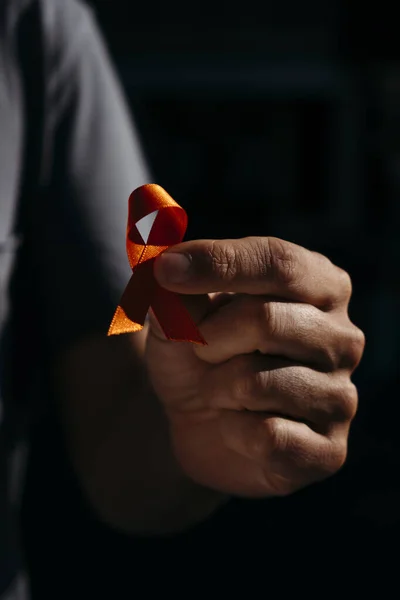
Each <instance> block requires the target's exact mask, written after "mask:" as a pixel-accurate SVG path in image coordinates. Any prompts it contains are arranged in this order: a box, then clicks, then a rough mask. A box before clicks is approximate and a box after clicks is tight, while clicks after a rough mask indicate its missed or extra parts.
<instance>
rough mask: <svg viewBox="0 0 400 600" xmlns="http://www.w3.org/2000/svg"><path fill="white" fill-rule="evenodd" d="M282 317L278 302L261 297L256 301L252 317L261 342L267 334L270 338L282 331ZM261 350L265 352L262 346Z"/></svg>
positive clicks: (253, 325)
mask: <svg viewBox="0 0 400 600" xmlns="http://www.w3.org/2000/svg"><path fill="white" fill-rule="evenodd" d="M280 317H281V315H280V312H279V310H278V307H277V303H275V302H265V300H263V299H261V298H257V299H256V300H255V301H254V303H253V310H252V313H251V317H250V318H251V321H252V327H253V329H255V334H256V336H257V338H258V339H259V340H260V341H261V342H262V340H263V339H264V338H265V337H266V336H267V337H268V338H269V337H271V336H276V335H278V334H279V333H280V332H281V330H282V319H281V318H280ZM259 350H260V351H261V352H263V348H262V347H261V348H259Z"/></svg>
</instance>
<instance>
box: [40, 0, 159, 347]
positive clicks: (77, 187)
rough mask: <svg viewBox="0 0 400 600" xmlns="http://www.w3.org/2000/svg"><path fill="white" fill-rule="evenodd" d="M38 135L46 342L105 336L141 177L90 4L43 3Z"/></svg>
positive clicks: (134, 140)
mask: <svg viewBox="0 0 400 600" xmlns="http://www.w3.org/2000/svg"><path fill="white" fill-rule="evenodd" d="M42 16H43V28H44V40H45V41H44V44H45V65H46V77H45V79H46V84H45V89H46V94H45V95H46V107H45V131H44V151H43V161H42V169H41V173H40V189H41V190H42V193H41V194H40V197H39V198H38V199H34V202H35V203H36V202H37V203H38V204H37V205H35V207H34V211H33V215H34V216H33V223H32V224H33V228H32V229H33V251H34V253H35V256H36V258H35V261H34V264H35V270H36V272H37V283H38V290H37V293H38V294H39V302H40V306H41V307H42V308H43V315H44V317H43V318H44V320H45V328H44V329H45V332H47V335H48V338H49V340H48V342H49V343H51V344H53V343H54V344H56V345H60V344H62V345H65V344H66V343H68V342H71V341H74V340H75V339H76V338H78V337H81V336H83V335H86V334H90V333H93V332H99V331H100V332H104V333H106V332H107V328H108V324H109V322H110V320H111V318H112V315H113V312H114V310H115V308H116V305H117V303H118V300H119V298H120V296H121V294H122V292H123V290H124V287H125V285H126V284H127V282H128V279H129V276H130V267H129V264H128V260H127V257H126V250H125V233H126V218H127V206H128V197H129V194H130V192H131V191H132V190H133V189H134V188H135V187H137V186H139V185H142V184H144V183H148V182H149V173H148V169H147V166H146V164H145V160H144V157H143V153H142V150H141V146H140V141H139V136H138V133H137V131H136V130H135V127H134V123H133V121H132V118H131V115H130V114H129V110H128V108H127V106H126V103H125V100H124V97H123V93H122V91H121V87H120V85H119V82H118V79H117V77H116V75H115V73H114V70H113V68H112V65H111V61H110V58H109V56H108V53H107V50H106V48H105V45H104V43H103V41H102V39H101V36H100V34H99V31H98V29H97V27H96V22H95V19H94V17H93V15H92V13H91V11H90V9H89V8H88V7H87V6H86V5H84V4H82V3H80V2H79V1H78V0H43V3H42Z"/></svg>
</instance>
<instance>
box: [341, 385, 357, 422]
mask: <svg viewBox="0 0 400 600" xmlns="http://www.w3.org/2000/svg"><path fill="white" fill-rule="evenodd" d="M357 406H358V392H357V388H356V386H355V385H354V383H353V382H352V381H348V382H347V383H346V384H345V385H341V387H340V391H339V394H338V398H337V413H338V418H339V420H340V421H344V422H350V421H352V420H353V419H354V417H355V415H356V412H357Z"/></svg>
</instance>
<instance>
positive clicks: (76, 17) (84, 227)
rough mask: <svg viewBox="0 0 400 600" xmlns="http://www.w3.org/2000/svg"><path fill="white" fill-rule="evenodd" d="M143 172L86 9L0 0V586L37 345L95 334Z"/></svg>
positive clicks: (15, 546) (106, 316)
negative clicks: (131, 197)
mask: <svg viewBox="0 0 400 600" xmlns="http://www.w3.org/2000/svg"><path fill="white" fill-rule="evenodd" d="M146 182H148V174H147V170H146V166H145V164H144V160H143V156H142V153H141V149H140V145H139V143H138V139H137V134H136V132H135V131H134V129H133V127H132V122H131V120H130V118H129V115H128V111H127V108H126V106H125V103H124V100H123V97H122V94H121V90H120V87H119V85H118V82H117V80H116V77H115V75H114V72H113V69H112V67H111V65H110V61H109V58H108V56H107V53H106V51H105V48H104V45H103V43H102V40H101V39H100V36H99V33H98V31H97V29H96V25H95V22H94V19H93V16H92V14H91V12H90V10H89V9H88V8H87V7H86V6H85V5H83V4H82V3H81V2H79V1H78V0H2V2H0V335H1V347H0V348H1V354H0V358H1V371H0V390H1V396H0V597H3V596H2V593H4V594H5V595H4V597H5V598H7V599H9V598H26V594H27V591H26V589H24V585H23V583H21V576H20V575H19V576H18V574H21V572H22V570H23V561H22V560H21V548H20V544H19V543H18V497H19V494H20V490H21V485H22V486H23V477H21V476H20V477H16V475H18V474H19V475H21V473H23V471H22V467H21V462H19V463H18V460H20V459H21V456H22V454H21V449H23V448H24V438H26V434H27V431H28V427H29V418H28V417H29V415H30V414H32V413H34V412H35V410H36V405H35V403H36V397H37V396H36V395H35V392H34V390H35V389H36V390H37V388H38V381H40V380H38V376H37V375H38V372H39V370H40V360H41V353H42V352H45V353H46V355H49V354H51V353H54V352H58V351H59V350H60V349H61V348H62V347H64V346H66V345H67V344H69V343H71V342H73V341H75V340H76V339H79V338H80V337H81V336H84V335H86V334H89V333H91V332H104V333H106V331H107V326H108V323H109V320H110V318H111V316H112V314H113V311H114V309H115V306H116V303H117V301H118V299H119V297H120V294H121V292H122V291H123V289H124V287H125V284H126V282H127V281H128V278H129V273H130V270H129V265H128V262H127V259H126V254H125V225H126V214H127V199H128V196H129V193H130V192H131V191H132V190H133V189H134V188H135V187H136V186H138V185H141V184H143V183H146ZM39 387H40V385H39ZM6 590H8V591H6Z"/></svg>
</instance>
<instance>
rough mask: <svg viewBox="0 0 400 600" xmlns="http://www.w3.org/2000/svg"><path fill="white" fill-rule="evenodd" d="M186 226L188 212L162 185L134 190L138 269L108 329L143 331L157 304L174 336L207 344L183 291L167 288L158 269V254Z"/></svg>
mask: <svg viewBox="0 0 400 600" xmlns="http://www.w3.org/2000/svg"><path fill="white" fill-rule="evenodd" d="M186 227H187V214H186V212H185V211H184V209H183V208H182V207H181V206H179V204H177V203H176V202H175V201H174V200H173V199H172V198H171V196H170V195H169V194H167V192H166V191H165V190H164V189H163V188H162V187H160V186H159V185H155V184H149V185H143V186H141V187H139V188H137V189H136V190H135V191H133V192H132V194H131V195H130V197H129V211H128V225H127V231H126V251H127V254H128V259H129V264H130V265H131V268H132V271H133V274H132V277H131V278H130V280H129V283H128V285H127V286H126V288H125V291H124V293H123V295H122V298H121V300H120V303H119V306H118V308H117V310H116V311H115V314H114V317H113V319H112V321H111V325H110V328H109V330H108V335H117V334H120V333H130V332H133V331H140V330H141V329H142V328H143V325H144V322H145V319H146V315H147V312H148V310H149V308H150V307H151V308H152V310H153V313H154V315H155V317H156V318H157V321H158V322H159V324H160V327H161V329H162V330H163V332H164V334H165V336H166V337H167V338H168V339H170V340H176V341H185V342H194V343H197V344H202V345H205V344H206V342H205V340H204V339H203V337H202V336H201V334H200V332H199V331H198V329H197V327H196V325H195V324H194V322H193V321H192V318H191V316H190V315H189V313H188V311H187V309H186V307H185V306H184V304H183V302H182V300H181V299H180V297H179V296H178V295H177V294H175V293H173V292H170V291H168V290H165V289H164V288H162V287H161V286H160V285H159V284H158V283H157V281H156V279H155V277H154V274H153V266H154V261H155V259H156V257H157V256H159V255H160V254H162V252H164V251H165V250H166V249H167V248H169V247H170V246H172V245H173V244H178V243H179V242H181V241H182V239H183V236H184V234H185V231H186Z"/></svg>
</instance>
